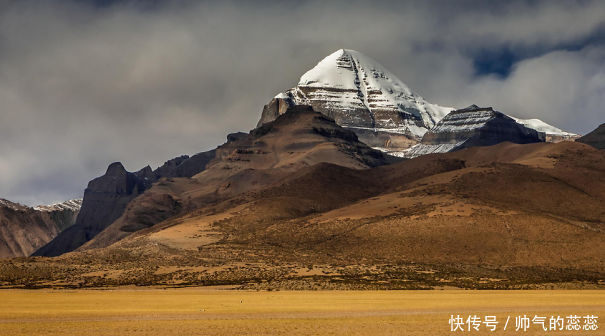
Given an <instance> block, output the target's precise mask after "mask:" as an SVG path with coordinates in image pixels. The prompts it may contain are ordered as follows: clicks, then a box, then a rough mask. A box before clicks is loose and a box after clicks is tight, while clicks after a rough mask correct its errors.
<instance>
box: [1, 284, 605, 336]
mask: <svg viewBox="0 0 605 336" xmlns="http://www.w3.org/2000/svg"><path fill="white" fill-rule="evenodd" d="M587 313H590V314H594V315H598V316H604V313H605V292H604V291H571V290H570V291H506V292H505V291H321V292H308V291H296V292H287V291H284V292H253V291H226V290H217V289H144V290H136V289H118V290H74V291H71V290H37V291H31V290H3V291H0V335H87V336H92V335H112V336H114V335H116V336H117V335H267V334H271V335H453V333H451V332H450V331H449V325H448V319H449V316H450V314H467V315H468V314H478V315H497V316H499V318H500V319H502V320H503V321H504V319H505V317H506V316H507V315H518V314H521V315H523V314H527V315H531V316H533V314H538V315H547V316H550V315H567V314H587ZM602 329H603V328H601V329H600V330H598V331H593V332H589V333H587V334H589V335H602V334H603V332H602ZM473 334H475V335H477V334H483V333H476V332H474V333H473ZM485 334H493V335H504V334H508V335H510V334H515V332H507V333H504V332H495V333H487V332H486V333H485ZM523 334H525V335H534V334H535V335H538V334H540V335H543V334H545V333H544V332H543V331H542V330H538V328H537V327H536V328H534V329H532V330H531V331H528V332H526V333H523ZM563 334H564V333H562V334H561V335H563ZM582 334H583V333H582V332H575V333H574V335H582ZM549 335H550V333H549ZM553 335H558V333H553Z"/></svg>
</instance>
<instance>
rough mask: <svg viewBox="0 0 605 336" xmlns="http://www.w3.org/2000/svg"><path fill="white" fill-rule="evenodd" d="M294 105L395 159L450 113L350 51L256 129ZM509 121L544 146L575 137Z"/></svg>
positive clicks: (275, 103) (277, 104) (325, 63)
mask: <svg viewBox="0 0 605 336" xmlns="http://www.w3.org/2000/svg"><path fill="white" fill-rule="evenodd" d="M296 105H310V106H313V108H314V109H315V110H316V111H319V112H321V113H323V114H325V115H327V116H329V117H331V118H333V119H334V120H335V121H336V123H337V124H339V125H340V126H342V127H344V128H347V129H350V130H352V131H354V132H355V133H356V134H357V136H358V138H359V139H360V140H361V141H362V142H364V143H366V144H368V145H369V146H371V147H373V148H376V149H380V150H383V151H385V152H387V153H391V154H395V155H402V154H401V153H402V152H403V151H405V150H406V149H408V148H410V147H412V146H414V145H416V144H417V143H419V142H420V141H421V139H422V137H423V136H424V134H425V133H426V132H427V131H428V130H430V129H431V128H433V127H434V126H435V125H436V124H437V123H438V122H439V121H440V120H441V119H442V118H443V117H445V116H446V115H447V114H448V113H449V112H451V111H453V110H454V109H453V108H450V107H443V106H439V105H436V104H432V103H429V102H427V101H426V100H424V98H422V97H420V96H419V95H417V94H415V93H414V92H412V90H411V89H410V88H409V87H408V86H407V85H406V84H405V83H403V82H402V81H401V80H400V79H399V78H397V76H395V75H394V74H393V73H391V72H389V71H388V70H387V69H385V68H384V67H383V66H382V65H380V64H379V63H378V62H376V61H375V60H373V59H371V58H370V57H368V56H366V55H364V54H362V53H360V52H358V51H355V50H350V49H340V50H338V51H336V52H334V53H332V54H330V55H329V56H327V57H326V58H324V59H323V60H322V61H320V62H319V63H318V64H317V65H316V66H315V67H314V68H312V69H311V70H309V71H307V72H306V73H305V74H303V75H302V76H301V77H300V80H299V82H298V85H296V86H295V87H294V88H292V89H289V90H286V91H284V92H281V93H279V94H277V95H276V96H275V97H274V98H273V99H272V100H271V101H270V102H269V103H268V104H267V105H265V106H264V107H263V111H262V114H261V118H260V120H259V121H258V126H260V125H262V124H264V123H266V122H268V121H271V120H274V119H275V118H276V117H277V116H278V115H280V114H282V113H284V112H285V111H286V109H287V108H288V107H291V106H296ZM511 118H513V119H514V120H515V121H517V122H518V123H519V124H522V125H524V126H525V127H528V128H531V129H534V130H536V131H538V132H542V133H544V134H545V140H546V141H549V142H556V141H562V140H570V139H574V138H576V137H577V135H576V134H573V133H569V132H565V131H563V130H561V129H559V128H556V127H554V126H552V125H549V124H547V123H545V122H543V121H542V120H539V119H518V118H514V117H511Z"/></svg>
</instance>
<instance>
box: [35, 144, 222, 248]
mask: <svg viewBox="0 0 605 336" xmlns="http://www.w3.org/2000/svg"><path fill="white" fill-rule="evenodd" d="M213 157H214V151H208V152H203V153H199V154H196V155H194V156H192V157H189V156H187V155H183V156H180V157H177V158H174V159H172V160H169V161H167V162H165V163H164V164H163V165H162V166H161V167H159V168H157V169H156V170H155V171H152V170H151V167H149V166H147V167H145V168H143V169H141V170H139V171H137V172H134V173H131V172H127V171H126V169H125V168H124V166H123V165H122V164H121V163H119V162H114V163H112V164H110V165H109V167H108V168H107V171H106V172H105V175H103V176H100V177H98V178H96V179H94V180H92V181H90V182H89V183H88V187H87V188H86V190H85V191H84V199H83V201H82V209H81V211H80V213H79V214H78V217H77V219H76V222H75V224H74V225H73V226H71V227H70V228H69V229H67V230H65V231H63V232H61V233H60V234H59V235H58V236H57V237H56V238H54V239H53V240H52V241H50V242H48V244H46V245H44V246H42V247H41V248H40V249H38V250H37V251H36V252H35V253H34V255H36V256H57V255H60V254H63V253H66V252H70V251H73V250H74V249H76V248H78V247H80V246H81V245H82V244H84V243H86V242H87V241H89V240H90V239H92V238H93V237H94V236H96V235H97V234H98V233H99V232H101V231H103V230H104V229H105V228H106V227H107V226H109V225H110V224H111V223H113V222H114V221H115V220H116V219H118V218H119V217H120V216H121V215H122V213H123V212H124V210H125V209H126V206H127V205H128V203H129V202H130V201H131V200H133V199H134V198H135V197H137V196H138V195H140V194H142V193H143V192H144V191H145V190H147V189H149V188H150V187H151V185H152V183H153V182H155V181H157V180H158V179H160V178H163V177H183V176H193V175H195V174H196V173H198V172H200V171H202V170H203V169H204V168H205V167H206V164H207V163H208V161H210V160H211V159H212V158H213Z"/></svg>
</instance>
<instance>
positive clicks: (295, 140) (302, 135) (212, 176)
mask: <svg viewBox="0 0 605 336" xmlns="http://www.w3.org/2000/svg"><path fill="white" fill-rule="evenodd" d="M192 160H195V161H194V163H195V164H192V163H190V162H191V161H192ZM388 160H389V159H388V158H387V157H386V156H385V155H384V154H382V153H381V152H379V151H376V150H373V149H371V148H369V147H368V146H366V145H365V144H362V143H360V142H359V141H358V140H357V136H356V135H355V133H353V132H351V131H348V130H345V129H343V128H341V127H339V126H338V125H336V124H335V123H334V121H333V120H332V119H330V118H328V117H325V116H323V115H321V114H319V113H317V112H315V111H313V109H312V108H311V107H308V106H297V107H293V108H290V109H289V110H288V111H287V113H284V114H283V115H281V116H280V117H279V118H277V119H276V120H274V121H273V122H269V123H266V124H264V125H262V126H261V127H258V128H256V129H255V130H253V131H252V132H251V133H250V134H245V133H236V134H231V135H229V136H228V141H227V143H226V144H224V145H222V146H220V147H218V148H217V149H216V150H213V151H210V152H206V153H200V154H197V155H196V156H193V157H192V158H185V157H178V158H175V159H172V160H169V161H167V162H166V163H165V164H164V165H163V166H162V167H159V168H158V169H156V170H155V171H153V172H152V171H151V168H149V167H145V168H143V169H142V170H140V171H138V172H135V173H130V172H127V171H126V170H125V169H124V167H123V166H122V165H121V164H120V163H113V164H112V165H110V166H109V168H108V169H107V172H106V174H105V175H104V176H102V177H99V178H97V179H95V180H93V181H91V182H90V183H89V185H88V188H87V189H86V191H85V193H84V201H83V205H82V211H81V213H80V215H79V216H78V219H77V221H76V224H75V225H74V226H73V227H71V228H70V229H69V230H66V231H65V232H63V233H61V235H59V236H58V237H57V238H55V239H54V240H53V241H51V242H50V243H48V244H47V245H46V246H44V247H42V248H41V249H39V250H38V251H37V252H36V253H35V255H43V256H56V255H60V254H62V253H65V252H69V251H73V250H75V249H77V248H79V247H80V246H82V245H84V244H86V243H87V242H89V241H90V240H92V239H93V238H95V237H96V236H97V235H99V237H98V238H96V239H94V241H92V242H90V243H88V244H87V246H89V247H90V246H102V245H104V244H107V243H108V242H114V241H116V240H119V239H121V238H123V237H124V236H127V235H129V234H131V233H132V232H135V231H138V230H140V229H142V228H146V227H149V226H152V225H154V224H156V223H157V222H160V221H162V220H165V219H167V218H169V217H171V216H174V215H176V214H177V213H180V212H182V211H191V210H194V209H195V208H196V207H197V206H199V204H205V203H207V202H210V201H216V200H218V199H223V198H225V197H227V196H230V195H233V194H237V193H240V192H242V191H245V190H249V189H254V188H257V187H260V186H263V185H265V184H267V183H269V182H271V181H274V180H275V179H279V178H283V177H284V176H285V175H286V174H287V173H289V172H292V171H295V170H296V169H298V168H300V167H301V165H302V166H306V165H311V164H315V163H318V162H332V163H335V164H339V165H342V166H346V167H355V168H367V167H372V166H376V165H381V164H385V163H386V162H388ZM185 168H186V169H185ZM200 173H201V174H200ZM154 182H157V183H156V184H155V185H154ZM184 195H187V197H184ZM102 231H107V232H103V233H102ZM100 233H102V234H100Z"/></svg>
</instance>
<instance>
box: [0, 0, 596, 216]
mask: <svg viewBox="0 0 605 336" xmlns="http://www.w3.org/2000/svg"><path fill="white" fill-rule="evenodd" d="M604 18H605V3H604V2H602V1H578V2H572V1H566V2H563V1H561V2H558V1H545V2H537V1H519V2H498V3H495V2H484V1H481V2H472V1H468V2H456V3H454V2H448V1H435V2H421V1H417V2H406V3H400V2H392V3H389V2H381V3H375V2H372V3H370V2H329V3H326V2H324V1H315V2H313V1H311V2H299V1H293V2H275V3H271V2H268V1H264V2H254V3H252V2H244V1H241V2H201V3H200V2H193V1H191V2H189V1H178V2H167V1H166V2H163V1H151V2H149V1H126V2H124V1H74V2H67V1H61V2H59V1H14V2H6V3H4V4H3V5H1V6H0V103H1V105H0V107H1V111H0V118H1V120H0V197H4V198H8V199H11V200H15V201H20V202H25V203H28V204H35V203H46V202H50V201H60V200H63V199H67V198H71V197H77V196H81V194H82V191H83V189H84V187H85V185H86V183H87V181H88V180H90V179H91V178H93V177H95V176H98V175H100V174H102V173H103V172H104V170H105V168H106V166H107V164H108V163H110V162H112V161H122V162H123V163H124V164H125V166H126V167H127V169H129V170H136V169H139V168H141V167H143V166H145V165H147V164H151V165H152V166H154V167H155V166H157V165H159V164H161V163H162V162H163V161H164V160H166V159H169V158H171V157H174V156H176V155H179V154H182V153H188V154H191V153H196V152H199V151H202V150H205V149H209V148H212V147H214V146H216V145H218V144H220V143H222V142H223V141H224V138H225V135H226V133H227V132H232V131H239V130H249V129H251V128H252V127H253V126H254V125H255V123H256V121H257V119H258V117H259V114H260V111H261V108H262V106H263V104H265V103H266V102H267V101H268V100H269V99H270V98H271V97H272V96H274V95H275V94H276V93H277V92H279V91H282V90H284V89H287V88H290V87H292V86H294V85H295V84H296V82H297V80H298V78H299V77H300V75H301V74H302V73H304V71H306V70H308V69H309V68H310V67H312V66H313V65H315V64H316V63H317V62H318V61H319V60H320V59H321V58H323V57H324V56H326V55H328V54H329V53H331V52H333V51H335V50H336V49H339V48H351V49H356V50H359V51H361V52H363V53H366V54H367V55H369V56H371V57H373V58H375V59H376V60H378V61H379V62H380V63H382V64H383V65H384V66H385V67H387V68H388V69H390V70H391V71H392V72H394V73H395V74H397V75H398V76H399V77H400V78H401V79H402V80H403V81H404V82H406V83H407V84H408V85H409V86H410V87H411V88H412V89H414V90H415V91H416V92H418V93H420V94H421V95H422V96H424V97H425V98H427V99H428V100H429V101H432V102H435V103H438V104H442V105H446V106H457V107H460V106H465V105H469V104H471V103H478V104H483V105H492V106H494V107H496V108H498V109H499V110H501V111H504V112H508V113H511V114H513V115H517V116H519V117H536V118H541V119H543V120H545V121H546V122H549V123H552V124H554V125H556V126H558V127H561V128H565V129H568V130H570V131H574V132H587V131H589V130H591V129H592V128H594V127H595V126H596V125H597V124H598V123H599V122H603V121H605V120H603V118H604V117H603V116H604V114H605V113H603V109H602V106H603V105H604V103H605V98H604V97H605V87H604V83H605V73H604V66H603V65H604V59H605V57H604V50H605V46H604V43H603V36H604V35H605V33H604V32H605V28H604V27H605V22H604V21H605V20H604ZM503 51H506V53H502V52H503ZM486 55H487V56H486ZM491 55H493V56H491ZM499 62H500V63H501V64H499Z"/></svg>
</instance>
